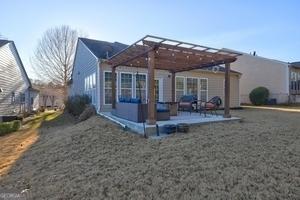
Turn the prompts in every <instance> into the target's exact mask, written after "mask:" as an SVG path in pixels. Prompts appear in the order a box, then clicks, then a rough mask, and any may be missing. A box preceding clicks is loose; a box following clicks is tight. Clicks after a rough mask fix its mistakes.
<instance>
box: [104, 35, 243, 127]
mask: <svg viewBox="0 0 300 200" xmlns="http://www.w3.org/2000/svg"><path fill="white" fill-rule="evenodd" d="M239 55H241V54H239V53H235V52H231V51H227V50H223V49H216V48H211V47H206V46H202V45H197V44H192V43H187V42H181V41H176V40H172V39H167V38H161V37H157V36H150V35H147V36H145V37H143V38H142V39H140V40H138V41H137V42H135V43H134V44H132V45H130V46H128V47H127V48H125V49H124V50H122V51H120V52H119V53H117V54H115V55H113V56H112V57H110V58H108V59H107V60H106V61H105V62H107V63H108V64H110V65H111V66H112V69H113V70H112V73H113V75H112V77H115V74H114V73H115V69H116V68H117V67H118V66H129V67H141V68H147V69H148V97H149V99H148V123H149V124H153V123H155V114H154V112H155V99H154V89H153V88H154V70H155V69H160V70H167V71H169V72H171V73H172V101H175V74H176V73H178V72H183V71H190V70H195V69H202V68H207V67H211V66H215V65H220V64H225V113H224V116H225V117H229V116H230V114H229V102H228V101H229V93H230V91H229V88H230V78H229V77H230V63H232V62H234V61H235V60H236V59H237V58H236V57H237V56H239ZM113 82H115V78H113ZM115 85H116V83H112V86H113V88H112V93H113V95H112V98H113V100H112V101H113V103H112V107H113V108H115V102H116V99H115V95H114V94H115ZM173 93H174V94H173Z"/></svg>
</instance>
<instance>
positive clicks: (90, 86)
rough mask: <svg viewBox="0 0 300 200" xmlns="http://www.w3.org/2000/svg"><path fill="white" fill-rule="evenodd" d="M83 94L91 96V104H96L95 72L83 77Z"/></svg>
mask: <svg viewBox="0 0 300 200" xmlns="http://www.w3.org/2000/svg"><path fill="white" fill-rule="evenodd" d="M84 91H85V94H86V95H88V96H89V97H90V98H91V101H92V104H94V105H95V104H96V73H93V74H91V75H89V76H87V77H85V79H84Z"/></svg>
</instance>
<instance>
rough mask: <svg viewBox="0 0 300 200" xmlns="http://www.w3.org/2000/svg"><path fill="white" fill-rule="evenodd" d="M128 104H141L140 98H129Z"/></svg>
mask: <svg viewBox="0 0 300 200" xmlns="http://www.w3.org/2000/svg"><path fill="white" fill-rule="evenodd" d="M130 103H142V101H141V99H140V98H131V99H130Z"/></svg>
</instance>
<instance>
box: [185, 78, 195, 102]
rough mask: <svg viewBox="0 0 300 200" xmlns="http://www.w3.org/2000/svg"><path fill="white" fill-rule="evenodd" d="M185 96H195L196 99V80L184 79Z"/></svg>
mask: <svg viewBox="0 0 300 200" xmlns="http://www.w3.org/2000/svg"><path fill="white" fill-rule="evenodd" d="M186 94H187V95H193V96H196V97H197V99H198V79H197V78H186Z"/></svg>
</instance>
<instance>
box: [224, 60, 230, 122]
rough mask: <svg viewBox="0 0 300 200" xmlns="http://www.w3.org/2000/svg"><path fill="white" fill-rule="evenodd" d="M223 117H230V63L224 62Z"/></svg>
mask: <svg viewBox="0 0 300 200" xmlns="http://www.w3.org/2000/svg"><path fill="white" fill-rule="evenodd" d="M224 90H225V91H224V94H225V97H224V100H225V102H224V118H230V117H231V115H230V63H225V88H224Z"/></svg>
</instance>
